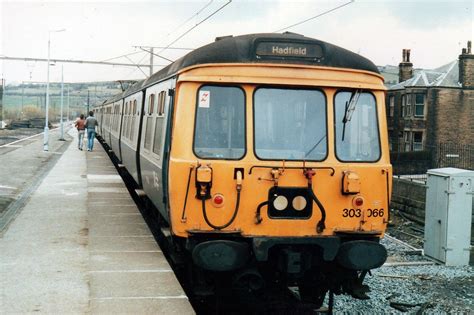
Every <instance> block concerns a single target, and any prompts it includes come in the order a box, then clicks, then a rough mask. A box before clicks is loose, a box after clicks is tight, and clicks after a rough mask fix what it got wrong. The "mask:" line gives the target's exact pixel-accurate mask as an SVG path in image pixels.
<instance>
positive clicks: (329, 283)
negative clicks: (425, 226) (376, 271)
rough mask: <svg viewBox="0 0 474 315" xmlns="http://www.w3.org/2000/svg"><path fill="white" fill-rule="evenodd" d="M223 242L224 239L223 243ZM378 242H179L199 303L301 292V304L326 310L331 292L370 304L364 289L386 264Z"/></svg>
mask: <svg viewBox="0 0 474 315" xmlns="http://www.w3.org/2000/svg"><path fill="white" fill-rule="evenodd" d="M217 237H219V238H217ZM378 241H379V238H378V237H373V236H372V237H354V236H351V237H350V238H347V237H343V236H342V237H341V236H334V237H331V236H328V237H312V238H286V237H280V238H279V237H254V238H244V237H241V236H238V235H232V233H229V234H227V235H226V237H224V238H223V237H222V234H219V235H217V233H216V234H214V235H213V233H201V232H195V233H194V232H193V233H191V235H190V237H189V238H175V248H177V249H178V251H181V254H182V255H184V256H185V257H184V259H183V262H187V265H186V266H185V268H186V270H187V273H188V275H187V278H188V280H189V281H190V286H191V288H192V292H193V294H194V295H195V296H196V297H203V298H204V297H206V296H215V295H226V294H227V295H229V296H234V297H235V296H237V295H238V296H239V297H243V298H245V297H252V298H254V299H255V298H257V299H258V298H259V297H263V296H265V295H267V294H269V293H271V292H283V291H288V289H289V288H297V289H298V290H296V291H297V292H298V294H299V300H300V301H302V302H303V303H307V304H311V305H312V306H313V307H316V308H318V307H321V305H322V304H323V302H324V299H325V296H326V294H327V293H328V292H330V293H331V294H349V295H351V296H352V297H354V298H357V299H368V298H369V296H368V295H367V292H368V291H369V288H368V286H367V285H364V284H363V281H364V277H365V275H366V274H367V273H368V272H370V269H373V268H376V267H379V266H380V265H382V264H383V263H384V262H385V260H386V257H387V256H386V255H387V254H386V250H385V248H384V247H383V246H382V245H380V244H379V242H378Z"/></svg>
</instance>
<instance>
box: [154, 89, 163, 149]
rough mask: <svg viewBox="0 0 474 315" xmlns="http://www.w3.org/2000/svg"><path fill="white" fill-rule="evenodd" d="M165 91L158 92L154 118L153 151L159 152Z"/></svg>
mask: <svg viewBox="0 0 474 315" xmlns="http://www.w3.org/2000/svg"><path fill="white" fill-rule="evenodd" d="M165 104H166V91H162V92H160V94H158V106H157V107H158V116H157V117H156V118H155V137H154V139H153V153H155V154H158V155H160V154H161V142H162V139H163V124H164V121H165V120H164V116H165Z"/></svg>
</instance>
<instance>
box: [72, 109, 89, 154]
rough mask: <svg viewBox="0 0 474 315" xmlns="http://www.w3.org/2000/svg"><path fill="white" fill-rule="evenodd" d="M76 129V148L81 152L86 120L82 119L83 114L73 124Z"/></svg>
mask: <svg viewBox="0 0 474 315" xmlns="http://www.w3.org/2000/svg"><path fill="white" fill-rule="evenodd" d="M74 125H75V126H76V128H77V132H78V139H79V140H78V141H79V142H78V143H77V148H78V149H79V150H81V151H82V145H83V144H84V133H85V129H86V120H85V118H84V114H81V116H80V117H79V118H78V119H77V120H76V123H75V124H74Z"/></svg>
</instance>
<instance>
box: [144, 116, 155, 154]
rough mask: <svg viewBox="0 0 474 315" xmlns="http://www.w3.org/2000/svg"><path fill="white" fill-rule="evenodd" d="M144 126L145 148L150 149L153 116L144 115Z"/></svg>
mask: <svg viewBox="0 0 474 315" xmlns="http://www.w3.org/2000/svg"><path fill="white" fill-rule="evenodd" d="M145 122H146V126H145V149H147V150H150V149H151V136H152V130H153V126H152V125H153V117H152V116H148V117H146V120H145Z"/></svg>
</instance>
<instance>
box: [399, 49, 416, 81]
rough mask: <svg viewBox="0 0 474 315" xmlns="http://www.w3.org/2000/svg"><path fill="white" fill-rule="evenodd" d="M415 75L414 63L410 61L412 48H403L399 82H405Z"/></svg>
mask: <svg viewBox="0 0 474 315" xmlns="http://www.w3.org/2000/svg"><path fill="white" fill-rule="evenodd" d="M411 77H413V64H412V63H411V62H410V49H403V51H402V62H400V64H399V65H398V82H403V81H406V80H408V79H411Z"/></svg>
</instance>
